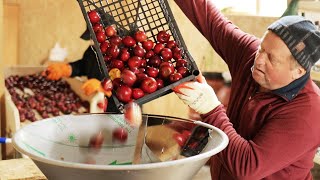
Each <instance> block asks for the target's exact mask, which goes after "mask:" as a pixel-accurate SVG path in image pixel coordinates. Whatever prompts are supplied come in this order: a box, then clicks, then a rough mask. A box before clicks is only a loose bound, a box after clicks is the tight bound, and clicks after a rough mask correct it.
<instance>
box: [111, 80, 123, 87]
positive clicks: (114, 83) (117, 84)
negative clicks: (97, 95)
mask: <svg viewBox="0 0 320 180" xmlns="http://www.w3.org/2000/svg"><path fill="white" fill-rule="evenodd" d="M112 85H113V88H114V89H118V88H119V87H120V86H122V85H123V83H122V82H121V78H115V79H113V81H112Z"/></svg>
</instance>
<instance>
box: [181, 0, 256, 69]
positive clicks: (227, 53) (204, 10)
mask: <svg viewBox="0 0 320 180" xmlns="http://www.w3.org/2000/svg"><path fill="white" fill-rule="evenodd" d="M175 2H176V3H177V5H178V6H179V7H180V9H181V10H182V11H183V12H184V14H185V15H186V16H187V17H188V19H190V21H191V22H192V23H193V24H194V26H195V27H196V28H197V29H198V30H199V31H200V32H201V33H202V35H203V36H204V37H205V38H206V39H207V40H208V41H209V42H210V44H211V45H212V47H213V48H214V50H215V51H216V52H217V53H218V54H219V55H220V56H221V58H222V59H223V60H224V61H225V62H226V63H227V65H228V67H229V70H230V73H231V75H233V74H234V73H235V72H237V70H238V69H239V68H241V67H242V66H244V65H245V63H246V62H245V61H249V59H250V58H251V57H252V55H253V54H255V52H256V50H257V47H258V45H259V43H260V40H259V39H257V38H255V37H254V36H252V35H249V34H247V33H244V32H243V31H241V30H240V29H239V28H238V27H237V26H235V25H234V24H232V23H231V22H230V21H229V20H228V19H227V18H226V17H224V16H223V15H222V14H221V13H220V11H219V10H218V9H217V8H216V6H215V5H214V4H213V2H212V1H211V0H175ZM243 57H246V58H243Z"/></svg>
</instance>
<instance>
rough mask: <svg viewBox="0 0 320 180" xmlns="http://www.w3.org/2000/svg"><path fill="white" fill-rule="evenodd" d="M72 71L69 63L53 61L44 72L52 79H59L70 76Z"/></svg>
mask: <svg viewBox="0 0 320 180" xmlns="http://www.w3.org/2000/svg"><path fill="white" fill-rule="evenodd" d="M71 73H72V67H71V66H70V65H69V64H67V63H61V62H57V63H52V64H50V65H49V66H48V67H47V69H46V70H45V71H44V72H43V73H42V74H43V75H44V76H46V77H47V78H48V79H50V80H59V79H60V78H62V77H70V76H71Z"/></svg>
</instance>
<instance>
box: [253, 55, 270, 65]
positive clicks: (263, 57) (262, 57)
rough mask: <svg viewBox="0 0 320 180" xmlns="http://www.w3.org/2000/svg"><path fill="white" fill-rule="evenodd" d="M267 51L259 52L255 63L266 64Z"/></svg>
mask: <svg viewBox="0 0 320 180" xmlns="http://www.w3.org/2000/svg"><path fill="white" fill-rule="evenodd" d="M266 58H267V55H266V53H258V54H257V56H256V60H255V65H264V64H265V63H266Z"/></svg>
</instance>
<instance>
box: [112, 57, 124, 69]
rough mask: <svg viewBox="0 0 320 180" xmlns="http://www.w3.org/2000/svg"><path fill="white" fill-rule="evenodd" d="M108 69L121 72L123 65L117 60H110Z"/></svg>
mask: <svg viewBox="0 0 320 180" xmlns="http://www.w3.org/2000/svg"><path fill="white" fill-rule="evenodd" d="M110 68H118V69H120V70H122V69H123V68H124V63H123V61H121V60H119V59H112V60H111V63H110Z"/></svg>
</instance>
